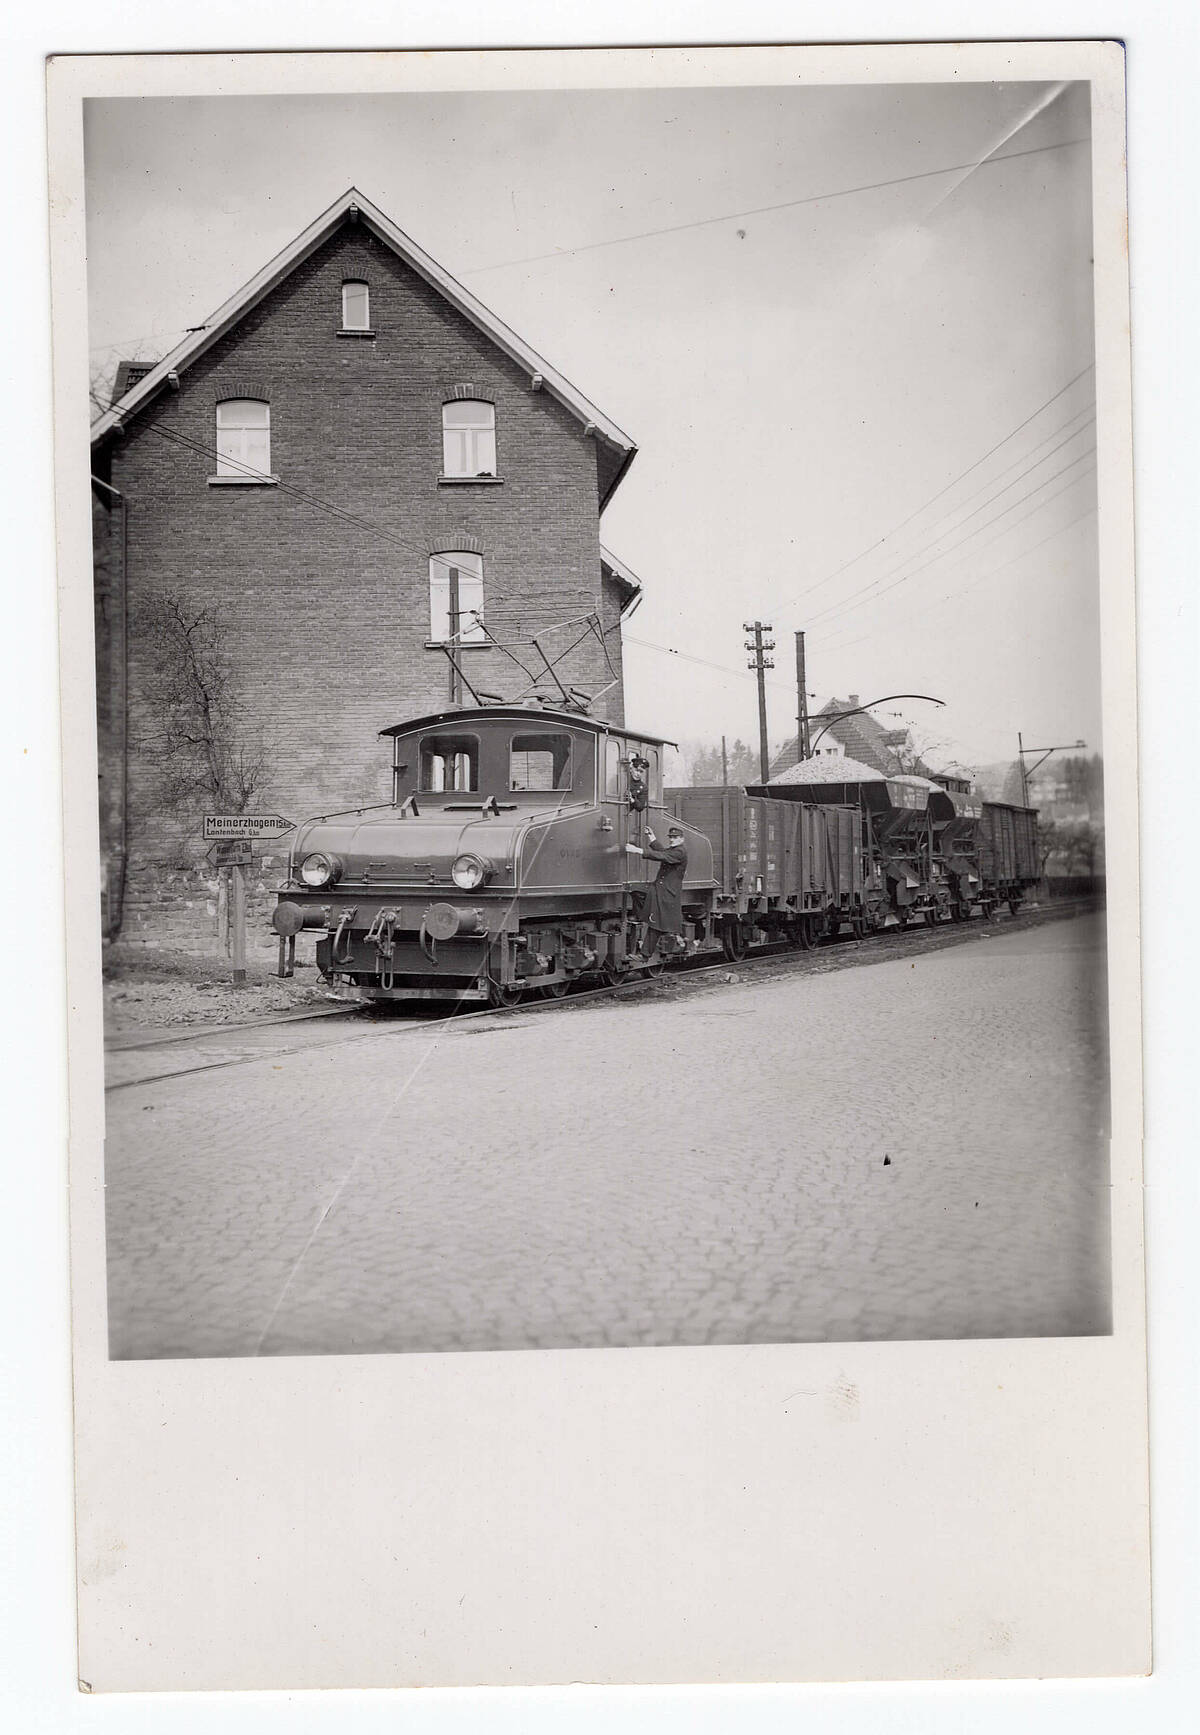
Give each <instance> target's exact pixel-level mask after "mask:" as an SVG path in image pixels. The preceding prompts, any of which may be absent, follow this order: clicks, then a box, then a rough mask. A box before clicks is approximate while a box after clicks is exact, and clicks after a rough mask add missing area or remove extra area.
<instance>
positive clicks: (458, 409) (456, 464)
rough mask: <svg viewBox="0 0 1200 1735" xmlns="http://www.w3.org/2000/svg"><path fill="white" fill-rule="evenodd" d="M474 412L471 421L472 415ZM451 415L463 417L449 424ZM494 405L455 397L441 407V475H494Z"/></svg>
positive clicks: (484, 399)
mask: <svg viewBox="0 0 1200 1735" xmlns="http://www.w3.org/2000/svg"><path fill="white" fill-rule="evenodd" d="M472 412H476V413H475V415H474V416H473V419H468V418H469V417H471V413H472ZM451 416H458V417H460V418H462V419H461V420H458V421H453V422H452V421H450V420H449V419H448V418H449V417H451ZM497 474H498V472H497V469H496V406H495V404H492V403H489V402H488V400H487V399H486V398H454V399H453V400H452V401H451V402H449V403H445V404H443V405H442V475H443V476H457V477H466V478H473V477H479V476H495V475H497Z"/></svg>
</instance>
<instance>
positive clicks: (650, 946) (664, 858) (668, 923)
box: [625, 825, 688, 964]
mask: <svg viewBox="0 0 1200 1735" xmlns="http://www.w3.org/2000/svg"><path fill="white" fill-rule="evenodd" d="M625 848H626V850H627V851H628V852H629V854H630V855H644V856H645V857H646V859H647V861H656V862H658V864H659V868H658V877H657V878H656V879H654V880H652V881H651V882H650V884H649V885H648V886H647V887H646V893H645V902H644V905H643V907H642V908H641V909H640V910H639V911H638V919H639V921H641V922H642V923H643V924H644V927H645V928H646V929H647V930H648V934H649V938H648V942H647V941H646V940H643V943H642V956H641V958H640V959H639V958H638V957H637V956H636V955H635V957H634V959H633V960H632V961H633V962H634V963H638V962H642V963H646V964H649V963H651V962H652V960H653V958H654V954H655V952H656V951H657V950H658V947H659V942H660V941H661V940H662V939H663V938H664V937H665V936H666V935H668V934H669V935H671V936H672V937H673V938H674V939H675V940H676V942H678V943H681V942H682V940H683V876H684V874H685V873H686V872H687V859H688V858H687V848H686V845H685V844H684V841H683V831H682V830H681V828H680V827H679V826H677V825H672V826H670V827H668V830H667V847H666V848H665V849H660V848H659V847H658V839H657V838H656V837H655V835H654V833H653V832H652V831H651V830H650V827H649V826H647V827H646V844H645V847H644V848H640V847H639V846H638V845H637V844H636V843H627V844H626V845H625Z"/></svg>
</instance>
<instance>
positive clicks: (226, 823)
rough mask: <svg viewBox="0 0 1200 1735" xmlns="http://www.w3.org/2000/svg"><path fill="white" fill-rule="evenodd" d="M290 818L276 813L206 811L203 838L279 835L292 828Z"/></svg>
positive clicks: (207, 839) (206, 839) (206, 840)
mask: <svg viewBox="0 0 1200 1735" xmlns="http://www.w3.org/2000/svg"><path fill="white" fill-rule="evenodd" d="M293 829H294V828H293V826H292V822H291V820H290V819H281V818H280V816H279V814H277V813H206V814H205V815H204V840H205V842H206V843H207V842H208V841H209V840H210V839H212V838H221V837H279V836H280V835H281V834H282V833H283V832H285V831H291V830H293Z"/></svg>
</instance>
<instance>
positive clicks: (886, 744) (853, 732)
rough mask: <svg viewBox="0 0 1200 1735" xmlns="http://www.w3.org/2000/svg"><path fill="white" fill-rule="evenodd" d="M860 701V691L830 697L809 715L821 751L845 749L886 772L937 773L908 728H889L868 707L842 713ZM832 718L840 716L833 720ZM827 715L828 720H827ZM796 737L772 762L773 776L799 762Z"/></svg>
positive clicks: (816, 748) (815, 744) (812, 738)
mask: <svg viewBox="0 0 1200 1735" xmlns="http://www.w3.org/2000/svg"><path fill="white" fill-rule="evenodd" d="M859 703H860V700H859V696H858V694H857V693H851V694H850V696H849V698H846V699H830V700H829V702H828V703H827V704H825V705H823V706H822V707H821V709H820V710H819V711H816V712H814V713H813V715H812V716H811V717H810V719H809V742H810V746H811V748H812V751H813V752H814V753H815V754H818V755H828V754H830V753H831V752H842V753H844V754H845V755H846V757H847V758H848V759H853V760H855V761H856V763H858V764H859V765H868V766H870V767H871V769H872V770H873V771H879V772H882V773H883V774H884V775H885V776H894V775H896V774H897V773H899V772H906V771H910V772H913V773H914V774H915V775H916V776H919V777H930V776H932V775H933V773H932V772H931V771H930V770H929V768H928V767H927V766H926V765H925V764H924V762H923V761H922V759H921V757H920V755H919V754H918V753H917V752H916V750H915V748H914V747H913V742H912V737H911V735H910V733H909V731H908V729H906V728H905V729H885V728H884V726H883V724H882V723H877V722H876V720H875V718H874V717H872V716H871V714H870V712H868V711H859V712H858V715H857V716H853V717H845V716H841V715H840V713H841V712H844V711H856V710H857V708H858V705H859ZM830 718H836V719H837V720H836V721H834V722H830V721H829V719H830ZM823 719H824V721H823ZM797 757H798V755H797V747H796V737H795V736H794V735H793V736H792V738H791V740H790V741H788V742H787V743H786V744H785V745H784V746H783V747H782V748H781V749H780V751H779V752H778V753H777V754H776V756H775V758H774V759H773V760H772V762H771V776H772V777H775V776H776V775H777V774H778V773H779V772H781V771H785V770H786V769H787V768H788V766H789V765H795V764H796V762H797Z"/></svg>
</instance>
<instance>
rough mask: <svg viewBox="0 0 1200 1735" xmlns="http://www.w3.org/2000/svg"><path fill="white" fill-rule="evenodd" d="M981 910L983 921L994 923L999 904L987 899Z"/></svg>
mask: <svg viewBox="0 0 1200 1735" xmlns="http://www.w3.org/2000/svg"><path fill="white" fill-rule="evenodd" d="M982 908H983V919H984V921H985V922H994V921H995V920H996V911H997V910H998V909H999V908H1000V906H999V904H997V903H994V902H993V901H992V899H991V898H989V899H988V900H987V902H986V903H985V904H984V905H983V906H982Z"/></svg>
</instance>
